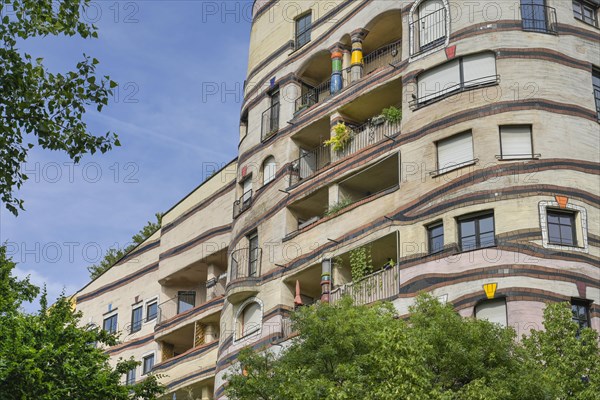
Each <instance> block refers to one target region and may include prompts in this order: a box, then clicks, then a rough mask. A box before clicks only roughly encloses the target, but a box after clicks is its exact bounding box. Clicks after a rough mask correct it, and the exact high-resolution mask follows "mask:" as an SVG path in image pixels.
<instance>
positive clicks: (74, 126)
mask: <svg viewBox="0 0 600 400" xmlns="http://www.w3.org/2000/svg"><path fill="white" fill-rule="evenodd" d="M89 4H90V0H72V1H58V2H57V1H52V0H0V16H1V18H2V23H1V24H0V41H1V42H2V45H0V82H1V84H0V120H1V121H0V198H1V199H2V201H3V203H4V204H5V207H6V208H7V209H8V210H9V211H10V212H12V213H13V214H15V215H16V214H18V212H19V210H22V209H23V200H21V199H19V198H16V197H15V195H14V191H15V190H16V189H19V188H20V187H21V186H22V184H23V183H24V181H25V180H27V175H26V174H25V173H24V172H23V171H22V168H21V166H22V164H23V163H25V162H26V160H27V154H28V152H29V150H31V149H32V148H33V147H34V146H35V145H37V146H40V147H41V148H43V149H48V150H59V151H64V152H65V153H67V155H68V156H69V157H70V158H71V159H72V160H73V161H74V162H78V161H79V160H80V159H81V157H82V156H83V155H85V154H88V153H91V154H94V153H95V152H97V151H100V152H102V153H104V152H106V151H109V150H110V149H111V148H112V146H113V145H115V146H119V141H118V139H117V136H116V135H115V134H114V133H112V132H107V133H106V134H104V135H102V136H95V135H93V134H91V133H90V132H89V131H88V127H87V124H86V123H85V122H84V120H83V116H84V114H85V113H86V111H87V110H88V109H89V108H94V109H96V110H97V111H102V108H103V107H104V106H105V105H107V104H108V99H109V96H111V95H112V89H113V88H115V87H116V85H117V84H116V83H115V82H113V81H112V80H111V79H110V78H109V77H108V76H103V77H98V76H96V67H97V65H98V60H97V59H95V58H92V57H89V56H86V55H85V54H84V56H83V59H82V60H81V61H80V62H78V63H77V65H76V66H75V68H74V69H73V70H71V71H66V72H62V73H53V72H50V71H49V70H48V69H47V68H46V67H45V66H44V64H43V59H42V58H40V57H37V58H35V57H34V56H32V55H31V54H28V53H26V52H23V51H22V50H21V49H20V48H19V44H20V43H21V42H22V41H24V40H27V39H30V38H36V37H47V36H70V37H80V38H95V37H97V30H96V27H95V26H94V25H92V24H88V23H86V22H84V21H83V20H82V18H81V13H82V12H83V11H84V10H85V9H86V8H87V7H88V6H89Z"/></svg>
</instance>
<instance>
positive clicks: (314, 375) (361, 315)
mask: <svg viewBox="0 0 600 400" xmlns="http://www.w3.org/2000/svg"><path fill="white" fill-rule="evenodd" d="M410 311H411V317H410V318H409V319H408V320H406V321H405V320H402V319H399V318H398V316H397V315H396V313H395V310H394V308H393V307H392V306H391V305H390V304H377V305H374V306H371V307H366V306H353V305H352V301H351V299H349V298H345V299H342V301H340V302H339V303H338V304H336V305H334V306H332V305H328V304H320V305H316V306H311V307H303V308H302V309H300V310H299V311H297V312H296V313H295V314H294V315H293V316H292V321H293V328H294V330H295V331H297V332H298V336H297V338H296V339H294V340H292V342H291V345H290V346H289V347H287V348H285V349H283V350H282V351H281V353H280V354H278V355H276V354H275V352H274V351H273V349H277V348H278V347H277V346H276V347H274V348H272V349H270V350H263V351H258V352H257V351H255V350H251V349H246V350H243V351H242V353H241V354H240V357H239V365H238V366H237V367H236V369H235V371H234V372H233V373H232V374H231V375H230V376H228V380H229V384H228V386H227V388H226V392H227V395H228V396H229V398H230V399H232V400H257V399H260V400H301V399H302V400H313V399H314V400H317V399H319V400H322V399H325V400H342V399H344V400H345V399H348V400H350V399H373V400H397V399H411V400H421V399H422V400H429V399H439V400H484V399H485V400H490V399H491V400H501V399H502V400H504V399H521V400H534V399H535V400H546V399H547V400H558V399H576V400H578V399H580V400H583V399H597V398H599V397H598V393H600V375H599V373H600V352H599V348H598V336H597V332H595V331H593V330H591V329H584V330H582V331H581V332H580V334H579V337H578V336H577V325H576V324H575V323H574V322H572V320H571V314H570V313H571V311H570V307H569V306H568V305H565V304H559V303H557V304H550V305H548V306H547V308H546V311H545V314H544V316H545V328H546V330H545V331H539V332H538V331H535V332H532V333H531V335H530V336H529V337H528V338H524V339H522V340H521V341H519V340H516V339H517V338H516V334H515V332H514V330H513V329H511V328H502V327H500V326H499V325H495V324H492V323H490V322H487V321H481V320H475V319H472V318H462V317H461V316H460V315H458V314H457V313H456V312H454V310H453V309H452V306H451V305H441V304H440V303H439V302H437V300H435V299H433V298H432V297H430V296H427V295H422V296H420V297H419V298H418V300H417V302H416V304H415V305H414V306H413V307H412V308H411V310H410Z"/></svg>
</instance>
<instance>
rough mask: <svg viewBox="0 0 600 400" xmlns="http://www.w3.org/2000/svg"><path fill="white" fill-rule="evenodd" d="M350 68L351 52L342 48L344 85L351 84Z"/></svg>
mask: <svg viewBox="0 0 600 400" xmlns="http://www.w3.org/2000/svg"><path fill="white" fill-rule="evenodd" d="M351 66H352V50H351V49H349V48H346V47H344V48H343V49H342V79H343V80H344V85H347V84H349V83H350V82H352V77H351V74H350V67H351Z"/></svg>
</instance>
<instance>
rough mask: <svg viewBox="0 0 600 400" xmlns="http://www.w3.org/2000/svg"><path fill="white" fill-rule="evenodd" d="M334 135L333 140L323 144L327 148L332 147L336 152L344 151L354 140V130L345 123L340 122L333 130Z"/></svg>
mask: <svg viewBox="0 0 600 400" xmlns="http://www.w3.org/2000/svg"><path fill="white" fill-rule="evenodd" d="M332 132H333V135H332V136H331V139H329V140H326V141H325V142H323V144H325V145H326V146H331V147H332V148H333V150H335V151H342V150H344V148H345V147H346V145H347V144H348V143H350V140H351V139H352V130H351V129H350V128H349V127H347V126H346V124H345V123H343V122H338V123H337V125H335V126H334V127H333V128H332Z"/></svg>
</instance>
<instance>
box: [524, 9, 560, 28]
mask: <svg viewBox="0 0 600 400" xmlns="http://www.w3.org/2000/svg"><path fill="white" fill-rule="evenodd" d="M521 19H522V21H523V22H522V26H523V30H524V31H531V32H540V33H552V34H558V28H557V20H556V9H555V8H553V7H548V6H545V5H541V4H523V5H521Z"/></svg>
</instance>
